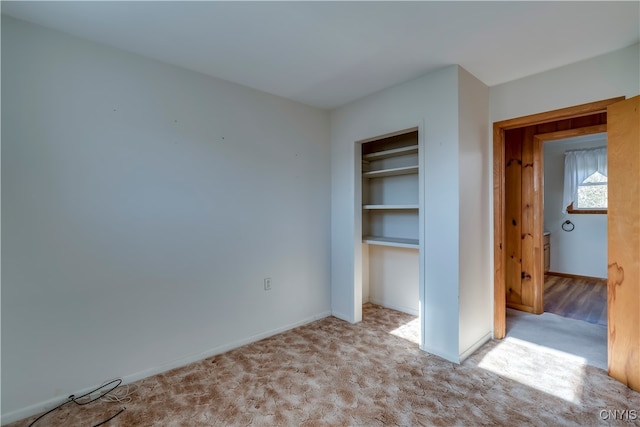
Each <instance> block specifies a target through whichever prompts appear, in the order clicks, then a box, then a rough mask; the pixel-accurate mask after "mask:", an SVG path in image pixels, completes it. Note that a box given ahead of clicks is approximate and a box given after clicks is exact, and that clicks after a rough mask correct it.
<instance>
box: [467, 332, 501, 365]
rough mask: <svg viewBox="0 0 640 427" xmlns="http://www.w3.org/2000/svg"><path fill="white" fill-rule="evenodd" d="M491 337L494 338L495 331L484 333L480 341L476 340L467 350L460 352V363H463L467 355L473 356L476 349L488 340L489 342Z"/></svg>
mask: <svg viewBox="0 0 640 427" xmlns="http://www.w3.org/2000/svg"><path fill="white" fill-rule="evenodd" d="M491 338H493V332H492V331H489V332H487V333H486V334H484V335H483V336H482V338H480V339H479V340H478V341H476V342H475V343H473V344H472V345H471V347H469V348H468V349H466V350H465V351H463V352H462V353H460V363H462V362H463V361H464V359H466V358H467V357H469V356H471V355H472V354H473V353H475V351H476V350H477V349H479V348H480V347H482V346H483V345H484V344H485V343H486V342H488V341H489V340H491Z"/></svg>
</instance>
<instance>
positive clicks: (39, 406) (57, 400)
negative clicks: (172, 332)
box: [0, 311, 338, 425]
mask: <svg viewBox="0 0 640 427" xmlns="http://www.w3.org/2000/svg"><path fill="white" fill-rule="evenodd" d="M331 315H332V314H331V313H330V312H329V311H323V312H321V313H318V314H316V315H314V316H311V317H307V318H306V319H303V320H301V321H299V322H295V323H291V324H289V325H287V326H283V327H281V328H276V329H272V330H270V331H266V332H263V333H260V334H256V335H252V336H250V337H248V338H244V339H241V340H238V341H233V342H231V343H229V344H224V345H221V346H218V347H214V348H212V349H209V350H205V351H203V352H201V353H197V354H193V355H191V356H187V357H182V358H180V359H176V360H174V361H171V362H168V363H164V364H162V365H158V366H155V367H152V368H149V369H145V370H144V371H140V372H135V373H133V374H130V375H126V376H124V377H122V385H125V384H131V383H133V382H136V381H139V380H141V379H144V378H148V377H150V376H152V375H157V374H161V373H163V372H167V371H170V370H171V369H175V368H180V367H182V366H186V365H189V364H191V363H194V362H198V361H200V360H204V359H207V358H209V357H212V356H216V355H218V354H222V353H226V352H228V351H231V350H235V349H236V348H239V347H242V346H245V345H247V344H251V343H254V342H257V341H260V340H263V339H265V338H269V337H272V336H274V335H278V334H280V333H283V332H286V331H289V330H292V329H295V328H298V327H300V326H304V325H307V324H309V323H313V322H315V321H316V320H320V319H324V318H326V317H329V316H331ZM336 317H338V316H336ZM98 386H99V384H98V385H94V386H91V387H87V388H85V389H82V390H79V391H74V392H73V394H74V395H76V396H81V395H83V394H85V393H87V392H89V391H91V390H93V389H95V388H96V387H98ZM71 394H72V393H69V395H71ZM67 398H68V395H65V396H64V397H62V396H58V397H54V398H52V399H48V400H45V401H43V402H39V403H35V404H33V405H30V406H27V407H25V408H21V409H18V410H16V411H13V412H9V413H6V414H2V416H1V421H0V423H1V424H2V425H5V424H9V423H13V422H15V421H19V420H22V419H25V418H27V417H31V416H33V415H36V414H40V413H42V412H45V411H48V410H50V409H52V408H54V407H56V406H58V405H60V404H61V403H64V402H65V401H66V400H67Z"/></svg>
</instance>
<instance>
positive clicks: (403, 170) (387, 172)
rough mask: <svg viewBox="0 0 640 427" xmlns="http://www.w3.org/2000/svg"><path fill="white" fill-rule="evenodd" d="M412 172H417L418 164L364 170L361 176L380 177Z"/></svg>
mask: <svg viewBox="0 0 640 427" xmlns="http://www.w3.org/2000/svg"><path fill="white" fill-rule="evenodd" d="M414 173H418V166H404V167H401V168H393V169H382V170H378V171H370V172H364V173H363V174H362V176H363V178H382V177H385V176H396V175H409V174H414Z"/></svg>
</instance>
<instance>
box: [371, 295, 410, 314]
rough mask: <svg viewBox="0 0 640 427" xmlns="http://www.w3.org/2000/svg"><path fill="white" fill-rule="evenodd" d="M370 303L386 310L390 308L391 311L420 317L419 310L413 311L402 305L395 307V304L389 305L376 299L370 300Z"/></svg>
mask: <svg viewBox="0 0 640 427" xmlns="http://www.w3.org/2000/svg"><path fill="white" fill-rule="evenodd" d="M369 302H370V303H371V304H375V305H380V306H382V307H384V308H389V309H391V310H395V311H401V312H403V313H407V314H410V315H412V316H419V315H420V314H419V312H418V310H417V309H413V308H411V307H405V306H402V305H395V304H387V303H386V302H385V301H379V300H376V299H369Z"/></svg>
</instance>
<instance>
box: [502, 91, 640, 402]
mask: <svg viewBox="0 0 640 427" xmlns="http://www.w3.org/2000/svg"><path fill="white" fill-rule="evenodd" d="M608 113H609V116H608ZM598 118H599V119H598ZM597 120H600V122H597ZM607 123H608V125H609V126H607ZM599 125H604V126H605V128H604V129H606V130H607V132H608V133H609V138H610V142H611V143H614V139H615V144H614V149H613V150H612V151H613V155H611V154H610V156H609V163H610V164H613V163H615V164H616V165H620V167H617V168H616V169H617V170H618V172H616V176H615V179H613V177H610V178H609V188H610V194H609V218H608V222H609V227H608V228H609V235H608V246H609V248H608V272H609V273H608V277H609V279H608V285H607V292H608V302H607V304H608V310H609V314H608V316H609V326H608V340H607V342H608V368H609V369H608V370H609V374H610V375H611V376H613V377H614V378H616V379H618V380H619V381H621V382H623V383H625V384H627V385H628V386H629V387H631V388H633V389H635V390H640V354H638V352H637V351H636V350H637V346H638V345H640V327H639V326H638V325H639V323H640V322H638V320H640V315H638V311H637V310H638V306H640V300H638V298H637V295H638V290H639V288H640V285H639V283H638V280H639V278H640V266H639V265H638V262H637V255H639V254H640V236H637V234H638V233H637V231H638V223H639V222H640V209H639V207H640V197H639V196H638V193H639V192H638V190H639V189H640V185H639V184H638V183H639V181H640V144H639V143H638V141H639V140H640V96H636V97H634V98H632V99H629V100H624V97H618V98H612V99H608V100H604V101H598V102H593V103H589V104H583V105H579V106H576V107H570V108H565V109H561V110H555V111H550V112H546V113H540V114H535V115H531V116H526V117H521V118H516V119H511V120H506V121H502V122H497V123H494V150H493V156H494V159H493V160H494V162H493V163H494V338H496V339H501V338H504V336H505V333H506V307H507V304H508V303H510V304H511V305H512V306H519V308H521V309H524V310H525V311H529V312H531V313H541V312H542V310H543V300H542V289H543V280H542V277H543V275H542V274H541V273H542V271H543V262H544V260H543V243H542V242H543V238H542V236H543V222H542V206H543V199H542V188H541V186H542V185H541V184H542V181H541V178H542V177H541V159H540V156H541V152H542V149H541V148H542V147H541V144H542V139H540V138H536V135H543V134H549V133H554V132H567V133H568V135H567V136H577V135H579V134H581V132H584V129H585V128H588V127H592V126H599ZM581 129H582V130H581ZM510 144H511V147H510ZM509 167H510V169H509V170H508V169H507V168H509ZM508 174H511V175H512V176H513V178H514V179H513V181H512V184H511V186H512V187H514V188H517V187H520V190H519V191H520V192H519V194H518V195H517V196H516V197H507V194H508V193H509V188H508V187H507V184H508V183H509V182H510V181H509V180H508V179H507V175H508ZM513 182H515V184H513ZM612 195H613V197H612ZM614 206H615V209H614ZM612 225H613V226H612ZM612 229H615V232H613V231H611V230H612ZM625 234H626V236H627V238H626V240H625V239H624V235H625ZM629 237H631V238H629ZM625 254H628V255H625ZM634 257H635V258H634ZM623 264H624V265H623ZM516 308H518V307H516ZM623 316H624V317H623ZM612 319H613V320H612ZM630 366H631V367H632V368H629V367H630Z"/></svg>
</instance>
